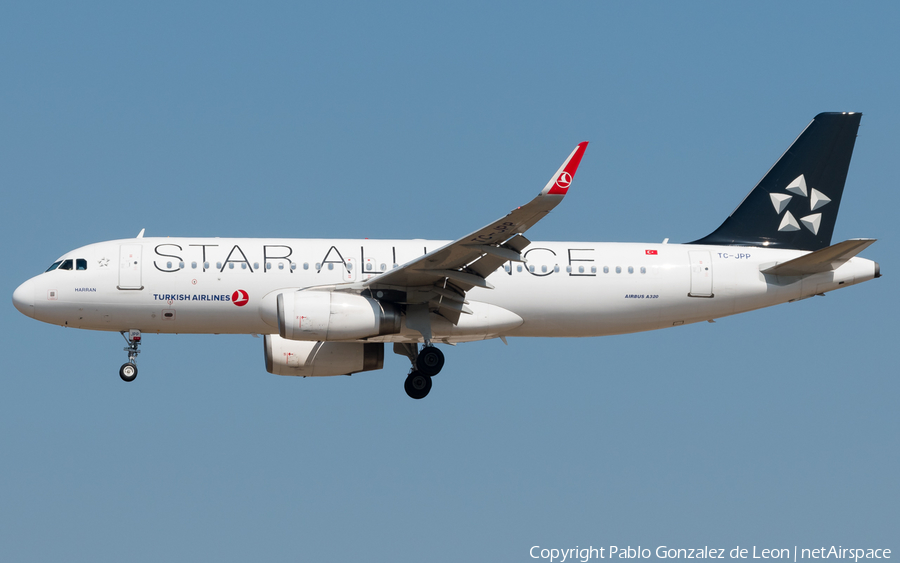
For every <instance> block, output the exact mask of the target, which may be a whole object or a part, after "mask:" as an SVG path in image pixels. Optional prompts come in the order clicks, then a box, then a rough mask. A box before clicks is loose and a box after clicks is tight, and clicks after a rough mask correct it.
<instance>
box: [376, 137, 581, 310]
mask: <svg viewBox="0 0 900 563" xmlns="http://www.w3.org/2000/svg"><path fill="white" fill-rule="evenodd" d="M586 148H587V142H584V143H579V145H578V146H577V147H575V150H574V151H572V154H570V155H569V158H567V159H566V160H565V162H563V164H562V166H560V167H559V170H557V171H556V174H555V175H554V176H553V177H552V178H551V179H550V181H549V182H547V185H546V186H544V189H543V190H542V191H541V193H540V194H538V196H537V197H535V198H534V199H533V200H531V201H530V202H528V203H527V204H525V205H523V206H522V207H517V208H516V209H514V210H512V211H511V212H510V213H509V214H508V215H506V216H505V217H503V218H501V219H498V220H496V221H494V222H493V223H491V224H490V225H488V226H486V227H484V228H481V229H479V230H477V231H475V232H474V233H471V234H469V235H466V236H464V237H462V238H461V239H459V240H456V241H454V242H451V243H450V244H447V245H445V246H442V247H441V248H438V249H437V250H433V251H432V252H429V253H428V254H425V255H424V256H421V257H419V258H417V259H415V260H413V261H411V262H407V263H406V264H403V265H402V266H401V267H399V268H396V269H394V270H391V271H390V272H387V273H384V274H380V275H378V276H375V277H373V278H371V279H369V280H367V281H366V282H364V283H363V284H362V285H363V290H376V289H380V290H387V291H400V292H403V293H405V295H404V296H402V297H400V300H402V301H403V302H404V303H408V304H419V303H429V308H430V309H431V310H433V311H435V312H437V313H439V314H441V315H443V316H444V317H446V318H447V319H449V320H450V321H451V322H453V323H456V322H458V321H459V315H460V313H471V311H469V310H468V308H467V307H466V306H465V305H466V300H465V294H466V292H467V291H469V290H470V289H472V288H473V287H483V288H487V289H492V288H493V286H492V285H491V284H490V283H488V281H487V279H486V278H487V277H488V276H489V275H491V274H492V273H493V272H495V271H496V270H497V269H498V268H499V267H500V266H502V265H503V264H504V263H505V262H507V261H510V260H511V261H514V262H522V261H523V260H522V257H521V255H520V252H521V251H522V250H523V249H524V248H525V247H527V246H528V245H529V244H530V241H529V240H528V239H527V238H525V237H524V236H523V234H522V233H524V232H525V231H527V230H528V229H530V228H531V227H532V226H534V224H535V223H537V222H538V221H540V220H541V219H542V218H543V217H544V216H545V215H547V214H548V213H549V212H550V210H552V209H553V208H554V207H556V206H557V205H559V202H561V201H562V199H563V197H565V195H566V193H567V192H568V191H569V186H570V185H571V184H572V179H573V178H574V177H575V172H576V171H577V170H578V165H579V164H580V163H581V157H582V156H584V151H585V149H586ZM395 295H397V294H395ZM398 297H399V295H398Z"/></svg>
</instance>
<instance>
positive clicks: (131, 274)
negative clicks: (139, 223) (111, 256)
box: [119, 244, 144, 289]
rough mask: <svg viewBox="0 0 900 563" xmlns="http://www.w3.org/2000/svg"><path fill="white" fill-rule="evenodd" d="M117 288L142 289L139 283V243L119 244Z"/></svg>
mask: <svg viewBox="0 0 900 563" xmlns="http://www.w3.org/2000/svg"><path fill="white" fill-rule="evenodd" d="M119 289H144V286H143V285H142V284H141V245H139V244H123V245H120V246H119Z"/></svg>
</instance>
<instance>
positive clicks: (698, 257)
mask: <svg viewBox="0 0 900 563" xmlns="http://www.w3.org/2000/svg"><path fill="white" fill-rule="evenodd" d="M689 254H690V256H691V292H690V293H688V296H689V297H712V296H713V285H712V284H713V272H712V259H710V256H709V251H708V250H691V251H690V252H689Z"/></svg>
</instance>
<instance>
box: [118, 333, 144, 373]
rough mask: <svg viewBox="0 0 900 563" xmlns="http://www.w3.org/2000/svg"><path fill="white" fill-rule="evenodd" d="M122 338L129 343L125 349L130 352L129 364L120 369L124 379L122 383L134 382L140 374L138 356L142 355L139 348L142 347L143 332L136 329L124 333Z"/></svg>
mask: <svg viewBox="0 0 900 563" xmlns="http://www.w3.org/2000/svg"><path fill="white" fill-rule="evenodd" d="M122 338H124V339H125V342H127V343H128V346H126V347H125V348H124V350H125V351H126V352H128V362H126V363H124V364H122V367H120V368H119V377H121V378H122V381H134V378H135V377H137V374H138V369H137V355H138V354H140V353H141V351H140V350H138V346H140V345H141V331H139V330H136V329H131V330H129V331H128V332H127V333H126V332H125V331H122Z"/></svg>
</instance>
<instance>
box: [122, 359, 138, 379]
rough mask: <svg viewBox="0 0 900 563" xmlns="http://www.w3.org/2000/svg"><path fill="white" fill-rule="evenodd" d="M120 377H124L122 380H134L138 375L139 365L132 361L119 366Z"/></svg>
mask: <svg viewBox="0 0 900 563" xmlns="http://www.w3.org/2000/svg"><path fill="white" fill-rule="evenodd" d="M119 377H121V378H122V381H134V378H135V377H137V366H136V365H134V364H133V363H131V362H128V363H125V364H122V367H120V368H119Z"/></svg>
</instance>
